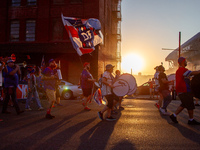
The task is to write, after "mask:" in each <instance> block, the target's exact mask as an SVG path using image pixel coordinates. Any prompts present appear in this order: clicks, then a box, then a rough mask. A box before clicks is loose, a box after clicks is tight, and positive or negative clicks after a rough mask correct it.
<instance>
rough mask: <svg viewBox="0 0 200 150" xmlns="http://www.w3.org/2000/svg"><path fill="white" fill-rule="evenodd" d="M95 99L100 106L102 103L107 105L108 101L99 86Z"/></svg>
mask: <svg viewBox="0 0 200 150" xmlns="http://www.w3.org/2000/svg"><path fill="white" fill-rule="evenodd" d="M93 99H94V101H95V102H96V103H97V104H98V105H99V106H101V105H102V104H103V105H106V101H105V99H104V97H103V96H102V94H101V89H100V88H98V89H97V90H96V92H95V93H94V96H93Z"/></svg>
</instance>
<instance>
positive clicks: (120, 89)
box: [113, 73, 137, 96]
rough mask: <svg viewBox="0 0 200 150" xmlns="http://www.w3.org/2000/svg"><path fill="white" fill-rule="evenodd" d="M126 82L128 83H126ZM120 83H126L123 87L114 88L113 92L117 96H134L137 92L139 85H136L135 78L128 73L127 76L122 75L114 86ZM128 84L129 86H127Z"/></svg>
mask: <svg viewBox="0 0 200 150" xmlns="http://www.w3.org/2000/svg"><path fill="white" fill-rule="evenodd" d="M124 81H126V82H124ZM120 83H124V84H123V86H117V87H114V88H113V92H114V93H115V94H116V95H117V96H119V95H121V96H124V95H132V94H134V93H135V92H136V90H137V83H136V80H135V77H134V76H132V75H131V74H127V73H126V74H122V75H120V76H119V77H118V79H117V80H116V81H115V83H114V84H113V85H114V86H115V85H118V84H120ZM126 83H127V84H128V85H126ZM127 87H128V91H127ZM126 91H127V92H126ZM119 93H120V94H119Z"/></svg>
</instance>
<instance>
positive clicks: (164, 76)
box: [158, 72, 169, 91]
mask: <svg viewBox="0 0 200 150" xmlns="http://www.w3.org/2000/svg"><path fill="white" fill-rule="evenodd" d="M163 78H165V79H166V80H167V81H168V79H167V76H166V74H165V73H163V72H161V73H160V74H159V76H158V81H159V84H160V91H163V90H169V85H168V83H163V82H162V79H163Z"/></svg>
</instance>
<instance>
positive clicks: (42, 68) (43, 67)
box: [40, 55, 46, 71]
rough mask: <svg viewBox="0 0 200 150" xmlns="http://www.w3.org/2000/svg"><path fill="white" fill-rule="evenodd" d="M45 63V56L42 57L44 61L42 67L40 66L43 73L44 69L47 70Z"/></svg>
mask: <svg viewBox="0 0 200 150" xmlns="http://www.w3.org/2000/svg"><path fill="white" fill-rule="evenodd" d="M45 67H46V66H45V61H44V55H43V57H42V61H41V66H40V68H41V71H43V70H44V69H45Z"/></svg>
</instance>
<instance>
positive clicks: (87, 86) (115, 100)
mask: <svg viewBox="0 0 200 150" xmlns="http://www.w3.org/2000/svg"><path fill="white" fill-rule="evenodd" d="M113 68H114V66H113V65H111V64H108V65H106V70H105V72H104V73H103V74H102V75H101V78H100V79H99V81H98V85H99V87H100V88H101V93H102V96H104V97H105V98H106V100H107V104H106V105H105V106H104V108H103V109H102V110H101V111H99V112H98V116H99V118H100V119H101V120H104V115H103V114H104V112H106V111H107V117H106V119H105V120H107V121H114V120H116V118H114V117H113V116H112V113H116V111H115V110H114V109H117V108H116V105H117V104H119V109H120V110H122V109H124V108H123V107H122V106H121V102H122V97H118V96H116V95H115V94H114V93H113V92H112V88H113V86H112V84H113V83H114V81H115V80H116V79H117V78H118V77H119V75H120V71H119V70H116V77H114V76H113V75H112V73H113ZM80 81H81V82H80V84H81V88H82V90H83V96H84V98H83V103H82V105H83V106H84V110H91V109H90V108H89V107H88V106H87V104H88V102H90V101H91V96H92V95H93V93H94V91H93V90H94V86H95V84H94V83H95V82H96V80H95V79H93V77H92V75H91V73H90V63H88V62H85V63H84V69H83V71H82V73H81V79H80Z"/></svg>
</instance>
